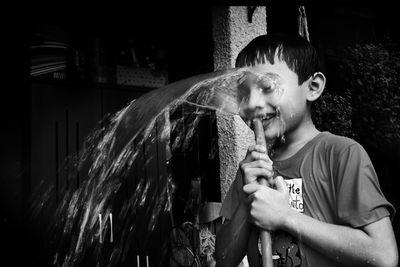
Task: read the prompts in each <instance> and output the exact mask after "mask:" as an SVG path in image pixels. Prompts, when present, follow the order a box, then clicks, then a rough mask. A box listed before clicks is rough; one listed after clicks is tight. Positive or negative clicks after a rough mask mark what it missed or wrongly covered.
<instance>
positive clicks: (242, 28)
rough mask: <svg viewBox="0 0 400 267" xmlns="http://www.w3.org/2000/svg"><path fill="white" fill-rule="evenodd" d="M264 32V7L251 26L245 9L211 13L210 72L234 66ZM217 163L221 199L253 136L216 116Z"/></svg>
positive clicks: (240, 124) (240, 123) (236, 121)
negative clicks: (212, 42)
mask: <svg viewBox="0 0 400 267" xmlns="http://www.w3.org/2000/svg"><path fill="white" fill-rule="evenodd" d="M266 29H267V24H266V10H265V7H257V8H256V10H255V12H254V14H253V18H252V23H250V22H248V20H247V7H245V6H234V7H215V8H214V9H213V38H214V70H223V69H229V68H233V67H234V66H235V60H236V56H237V55H238V53H239V52H240V50H241V49H243V47H245V46H246V45H247V44H248V43H249V42H250V41H251V40H252V39H253V38H255V37H257V36H259V35H262V34H265V33H266ZM217 126H218V144H219V159H220V183H221V198H222V199H224V198H225V195H226V192H227V191H228V189H229V186H230V184H231V183H232V181H233V180H234V179H235V176H236V172H237V168H238V166H239V162H240V161H241V160H242V159H243V158H244V156H245V154H246V151H247V148H248V146H249V145H250V144H253V143H254V134H253V132H252V131H251V130H250V129H249V127H247V125H246V124H245V123H244V122H243V121H242V119H241V118H240V117H239V116H226V115H223V114H220V113H217Z"/></svg>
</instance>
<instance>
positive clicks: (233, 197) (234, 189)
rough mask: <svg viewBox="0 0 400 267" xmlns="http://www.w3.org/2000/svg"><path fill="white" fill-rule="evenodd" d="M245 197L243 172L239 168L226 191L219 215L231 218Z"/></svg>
mask: <svg viewBox="0 0 400 267" xmlns="http://www.w3.org/2000/svg"><path fill="white" fill-rule="evenodd" d="M244 197H245V193H244V192H243V178H242V175H241V172H240V171H239V170H238V171H237V173H236V177H235V180H234V181H233V182H232V184H231V186H230V187H229V189H228V192H227V193H226V196H225V199H224V200H223V202H222V206H221V210H220V212H219V215H220V216H222V217H225V218H226V219H230V218H231V217H232V215H233V213H234V212H235V210H236V208H237V207H238V205H239V203H240V201H241V200H242V199H243V198H244Z"/></svg>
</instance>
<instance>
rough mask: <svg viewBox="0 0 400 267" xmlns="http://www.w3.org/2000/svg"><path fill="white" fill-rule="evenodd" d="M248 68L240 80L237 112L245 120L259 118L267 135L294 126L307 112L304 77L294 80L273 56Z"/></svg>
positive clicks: (275, 133) (276, 134)
mask: <svg viewBox="0 0 400 267" xmlns="http://www.w3.org/2000/svg"><path fill="white" fill-rule="evenodd" d="M274 62H275V63H274V64H270V63H269V62H266V63H265V64H258V65H255V66H252V67H249V68H248V69H249V70H250V71H251V72H250V73H249V74H248V75H246V78H245V79H243V80H242V81H241V85H240V86H239V95H240V98H241V99H240V100H241V105H240V115H241V117H242V118H243V120H245V121H249V120H252V119H254V118H262V122H263V126H264V133H265V137H266V138H267V139H274V138H277V137H282V136H283V135H284V134H285V135H286V134H289V133H290V132H292V131H294V130H296V129H297V128H298V127H299V126H301V123H302V122H304V121H305V120H304V119H305V118H306V116H307V114H308V109H307V92H308V83H307V81H306V82H304V83H303V84H301V85H299V84H298V76H297V74H296V73H294V72H293V71H292V70H290V69H289V67H288V66H287V64H286V63H285V62H283V61H280V60H279V59H278V58H277V57H275V60H274Z"/></svg>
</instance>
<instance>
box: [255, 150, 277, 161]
mask: <svg viewBox="0 0 400 267" xmlns="http://www.w3.org/2000/svg"><path fill="white" fill-rule="evenodd" d="M250 156H251V158H252V159H254V160H264V161H266V162H270V163H272V160H271V159H270V158H269V156H268V155H267V154H265V153H261V152H257V151H252V152H251V154H250Z"/></svg>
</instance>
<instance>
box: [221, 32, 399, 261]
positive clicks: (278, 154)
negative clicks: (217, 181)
mask: <svg viewBox="0 0 400 267" xmlns="http://www.w3.org/2000/svg"><path fill="white" fill-rule="evenodd" d="M318 65H319V64H318V57H317V53H316V51H315V49H314V48H313V47H312V45H311V44H310V43H309V42H308V41H306V40H305V39H303V38H302V37H300V36H279V35H274V36H273V35H269V34H268V35H263V36H259V37H257V38H255V39H254V40H253V41H251V42H250V43H249V44H248V45H247V46H246V47H245V48H244V49H243V50H242V51H241V53H240V54H239V55H238V58H237V60H236V67H244V66H247V67H248V68H250V70H251V71H252V72H254V73H255V74H251V75H249V76H248V77H247V79H246V80H244V81H243V83H242V84H241V86H240V89H239V90H240V95H241V96H242V97H243V99H242V103H243V105H242V108H241V116H242V118H243V119H244V120H246V121H251V120H253V119H255V118H259V119H261V120H262V124H263V127H264V134H265V137H266V139H267V140H278V142H275V145H274V152H273V154H272V155H271V158H270V157H269V156H268V155H267V153H266V148H265V147H263V146H260V145H254V146H250V147H249V148H248V152H247V155H246V157H245V159H244V160H243V161H242V162H241V163H240V167H239V171H238V175H237V177H236V179H235V181H234V182H233V184H232V185H231V188H230V189H229V191H228V193H227V196H226V198H225V199H224V202H223V205H222V208H221V212H220V214H221V216H222V217H224V218H226V219H227V220H226V221H225V223H224V224H223V225H222V227H221V229H220V230H219V232H218V234H217V240H216V258H217V266H238V264H239V263H240V262H241V260H242V259H243V257H244V256H245V255H246V254H247V258H248V261H249V264H250V266H260V253H259V252H260V251H259V244H258V235H259V229H262V230H267V231H271V235H272V242H273V243H272V246H273V248H272V250H273V259H274V266H324V267H325V266H344V265H347V266H397V262H398V254H397V253H398V252H397V245H396V240H395V237H394V233H393V229H392V225H391V220H390V216H391V215H393V214H394V208H393V206H392V205H391V204H390V203H389V202H388V201H387V200H386V199H385V197H384V196H383V194H382V192H381V190H380V188H379V183H378V179H377V176H376V173H375V171H374V168H373V166H372V163H371V162H370V159H369V157H368V155H367V154H366V152H365V150H364V149H363V148H362V147H361V145H359V144H358V143H357V142H355V141H354V140H352V139H349V138H346V137H341V136H337V135H333V134H331V133H329V132H320V131H319V130H317V129H316V127H315V126H314V124H313V122H312V119H311V113H310V108H311V104H312V102H313V101H315V100H317V99H318V98H319V96H320V95H321V94H322V92H323V90H324V87H325V76H324V75H323V73H322V72H320V71H319V69H318V68H319V66H318ZM259 178H266V179H267V180H268V181H269V184H270V187H266V186H263V185H261V184H259V181H258V179H259Z"/></svg>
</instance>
